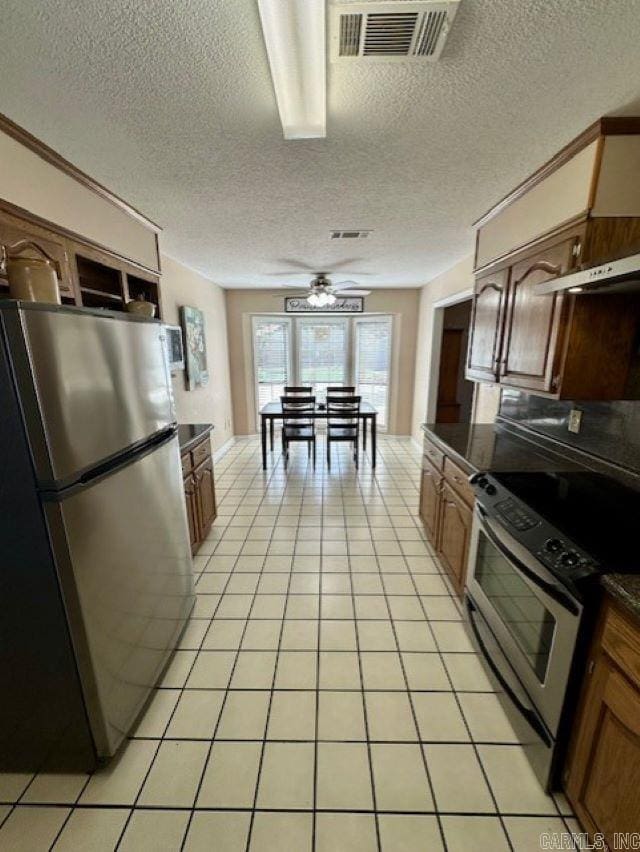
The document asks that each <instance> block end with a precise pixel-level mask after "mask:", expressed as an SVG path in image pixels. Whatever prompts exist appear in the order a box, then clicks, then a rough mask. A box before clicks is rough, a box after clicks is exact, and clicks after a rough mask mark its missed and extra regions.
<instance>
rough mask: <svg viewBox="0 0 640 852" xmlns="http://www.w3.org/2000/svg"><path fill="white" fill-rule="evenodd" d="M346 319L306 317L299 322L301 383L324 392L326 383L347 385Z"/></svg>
mask: <svg viewBox="0 0 640 852" xmlns="http://www.w3.org/2000/svg"><path fill="white" fill-rule="evenodd" d="M347 345H348V334H347V322H346V320H333V321H328V320H326V319H313V320H312V319H308V320H307V319H304V320H301V321H299V325H298V366H299V378H300V384H302V385H311V386H312V388H313V392H314V394H316V395H318V394H323V393H324V392H325V391H326V389H327V385H332V384H336V385H341V384H347V382H346V377H347Z"/></svg>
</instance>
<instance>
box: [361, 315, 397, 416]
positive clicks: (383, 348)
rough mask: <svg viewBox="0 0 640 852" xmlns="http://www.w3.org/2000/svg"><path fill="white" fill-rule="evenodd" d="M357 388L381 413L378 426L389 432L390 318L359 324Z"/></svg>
mask: <svg viewBox="0 0 640 852" xmlns="http://www.w3.org/2000/svg"><path fill="white" fill-rule="evenodd" d="M355 325H356V381H355V384H356V387H357V392H358V394H359V395H360V396H361V397H362V399H363V400H366V401H367V402H369V403H371V405H373V406H374V407H375V408H376V410H377V411H378V425H379V426H380V427H381V428H383V429H384V428H386V426H387V419H388V408H389V379H390V376H389V368H390V362H391V317H385V318H384V319H379V320H357V321H356V324H355Z"/></svg>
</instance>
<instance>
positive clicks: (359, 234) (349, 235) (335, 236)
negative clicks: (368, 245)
mask: <svg viewBox="0 0 640 852" xmlns="http://www.w3.org/2000/svg"><path fill="white" fill-rule="evenodd" d="M370 233H371V231H354V230H351V231H331V232H330V235H331V239H332V240H366V238H367V237H368V236H369V234H370Z"/></svg>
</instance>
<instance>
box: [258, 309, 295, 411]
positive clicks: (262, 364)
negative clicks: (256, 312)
mask: <svg viewBox="0 0 640 852" xmlns="http://www.w3.org/2000/svg"><path fill="white" fill-rule="evenodd" d="M253 351H254V361H255V372H256V384H257V403H258V410H260V408H262V406H263V405H266V404H267V403H268V402H273V401H275V400H279V399H280V397H281V396H282V394H283V392H284V386H285V385H287V384H289V365H290V361H291V359H290V353H291V327H290V324H289V323H288V322H285V321H278V320H274V319H260V318H256V319H255V320H254V327H253Z"/></svg>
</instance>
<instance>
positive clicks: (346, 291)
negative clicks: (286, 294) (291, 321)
mask: <svg viewBox="0 0 640 852" xmlns="http://www.w3.org/2000/svg"><path fill="white" fill-rule="evenodd" d="M352 285H353V286H352ZM282 286H283V287H293V288H295V289H296V290H297V291H298V292H297V293H296V294H294V295H299V296H306V298H307V302H309V304H310V305H313V307H314V308H324V307H325V306H326V305H333V304H334V303H335V301H336V299H337V298H338V296H368V295H369V294H370V293H371V290H361V289H360V288H359V287H358V284H357V282H356V281H340V282H339V283H337V284H332V283H331V281H330V279H329V278H327V273H326V272H318V273H316V275H315V276H314V278H313V279H312V281H311V283H310V284H309V286H308V287H307V288H305V289H302V288H301V287H300V285H299V284H283V285H282Z"/></svg>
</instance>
